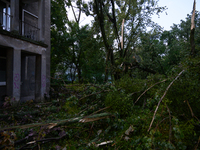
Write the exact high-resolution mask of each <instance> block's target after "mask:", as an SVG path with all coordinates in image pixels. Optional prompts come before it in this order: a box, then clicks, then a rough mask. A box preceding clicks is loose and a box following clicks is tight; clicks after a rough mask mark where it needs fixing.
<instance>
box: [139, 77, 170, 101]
mask: <svg viewBox="0 0 200 150" xmlns="http://www.w3.org/2000/svg"><path fill="white" fill-rule="evenodd" d="M165 81H167V79H165V80H163V81H160V82H157V83H155V84H154V85H152V86H150V87H149V88H148V89H146V90H145V91H144V92H143V93H142V94H141V95H140V96H139V97H138V98H137V100H136V101H135V103H137V101H138V100H139V99H140V98H141V97H142V95H144V94H145V93H146V92H147V91H148V90H150V89H151V88H152V87H154V86H155V85H157V84H159V83H162V82H165Z"/></svg>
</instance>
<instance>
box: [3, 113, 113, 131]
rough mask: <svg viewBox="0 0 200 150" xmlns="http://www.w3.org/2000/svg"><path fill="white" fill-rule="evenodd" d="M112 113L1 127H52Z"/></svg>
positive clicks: (85, 120) (99, 117) (98, 118)
mask: <svg viewBox="0 0 200 150" xmlns="http://www.w3.org/2000/svg"><path fill="white" fill-rule="evenodd" d="M110 115H111V114H110V113H101V114H96V115H92V116H87V117H85V116H83V117H76V118H70V119H64V120H57V121H49V122H42V123H34V124H26V125H19V126H12V127H5V128H0V130H10V129H26V128H31V127H37V126H47V127H48V128H50V129H51V128H53V127H55V126H59V125H64V124H66V123H74V122H81V123H85V122H92V121H97V120H100V119H104V118H107V117H108V116H110Z"/></svg>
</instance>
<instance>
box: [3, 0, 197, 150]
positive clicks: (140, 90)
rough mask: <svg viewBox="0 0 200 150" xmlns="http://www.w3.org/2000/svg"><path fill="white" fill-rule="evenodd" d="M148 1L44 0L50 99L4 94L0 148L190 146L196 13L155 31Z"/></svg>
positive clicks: (194, 126) (152, 3) (194, 93)
mask: <svg viewBox="0 0 200 150" xmlns="http://www.w3.org/2000/svg"><path fill="white" fill-rule="evenodd" d="M75 2H76V3H75ZM156 2H157V1H155V0H149V1H146V0H141V1H129V0H128V1H127V0H121V1H117V0H116V1H114V0H110V1H106V0H98V1H97V0H94V1H91V2H88V3H84V2H83V1H81V0H80V1H74V2H73V1H62V0H52V27H51V36H52V39H51V40H52V45H51V46H52V50H51V66H52V71H51V75H52V80H51V93H50V95H51V98H50V99H46V101H45V102H43V103H35V102H34V101H27V102H26V103H24V104H20V105H18V106H17V107H14V106H12V105H11V101H12V100H11V98H6V101H5V103H4V108H3V109H1V110H0V118H1V120H0V125H1V129H0V134H1V139H0V143H1V145H2V146H1V147H0V148H2V149H14V148H15V149H57V150H61V149H62V150H65V149H80V150H82V149H115V150H118V149H136V150H143V149H144V150H146V149H159V150H163V149H169V150H170V149H171V150H173V149H174V150H177V149H180V150H184V149H185V150H186V149H188V150H199V149H200V148H199V147H200V110H199V103H200V92H199V89H200V87H199V86H200V78H199V75H200V69H199V68H200V53H199V50H200V49H199V48H200V47H199V43H200V41H199V35H200V34H199V33H200V30H199V29H200V17H199V12H196V13H195V10H193V12H194V13H193V15H188V16H187V18H186V20H185V21H183V20H182V21H181V23H180V24H179V25H175V24H174V25H173V26H172V28H171V30H170V31H163V30H162V28H161V27H159V26H158V25H157V24H155V23H154V22H152V21H151V20H150V15H152V14H153V13H160V12H162V11H163V10H164V9H165V7H157V5H156ZM74 5H76V6H74ZM66 7H69V8H70V9H72V10H73V9H75V8H76V9H78V10H79V11H78V12H79V13H78V15H76V14H75V15H74V17H75V21H69V19H68V17H67V15H66V14H67V10H66ZM73 11H74V10H73ZM74 12H75V11H74ZM81 13H85V14H86V15H90V16H93V17H94V21H93V23H92V25H91V27H90V26H89V25H86V26H80V15H81ZM194 14H195V17H194ZM192 18H194V19H192ZM123 19H125V20H124V21H123ZM191 20H193V23H195V24H196V27H195V30H193V29H194V28H193V29H192V32H191ZM122 22H124V23H122ZM148 25H150V26H151V27H152V29H151V30H149V31H147V30H146V29H147V27H148ZM122 26H124V29H123V28H122ZM193 31H195V32H193ZM122 37H123V38H122ZM191 37H194V38H191ZM120 38H121V39H123V40H120ZM116 43H117V44H116ZM194 48H195V49H194Z"/></svg>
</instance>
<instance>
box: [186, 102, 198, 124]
mask: <svg viewBox="0 0 200 150" xmlns="http://www.w3.org/2000/svg"><path fill="white" fill-rule="evenodd" d="M186 102H187V105H188V107H189V109H190V112H191V115H192V117H194V118H196V119H197V121H199V123H200V120H199V119H198V118H197V117H196V116H195V115H194V113H193V111H192V108H191V106H190V103H189V102H188V100H186Z"/></svg>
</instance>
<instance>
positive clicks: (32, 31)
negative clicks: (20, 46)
mask: <svg viewBox="0 0 200 150" xmlns="http://www.w3.org/2000/svg"><path fill="white" fill-rule="evenodd" d="M39 31H40V29H39V28H38V27H36V26H34V25H32V24H30V23H28V22H25V21H20V32H19V33H20V35H22V36H25V37H26V38H29V39H32V40H35V41H38V39H39V38H38V35H39Z"/></svg>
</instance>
